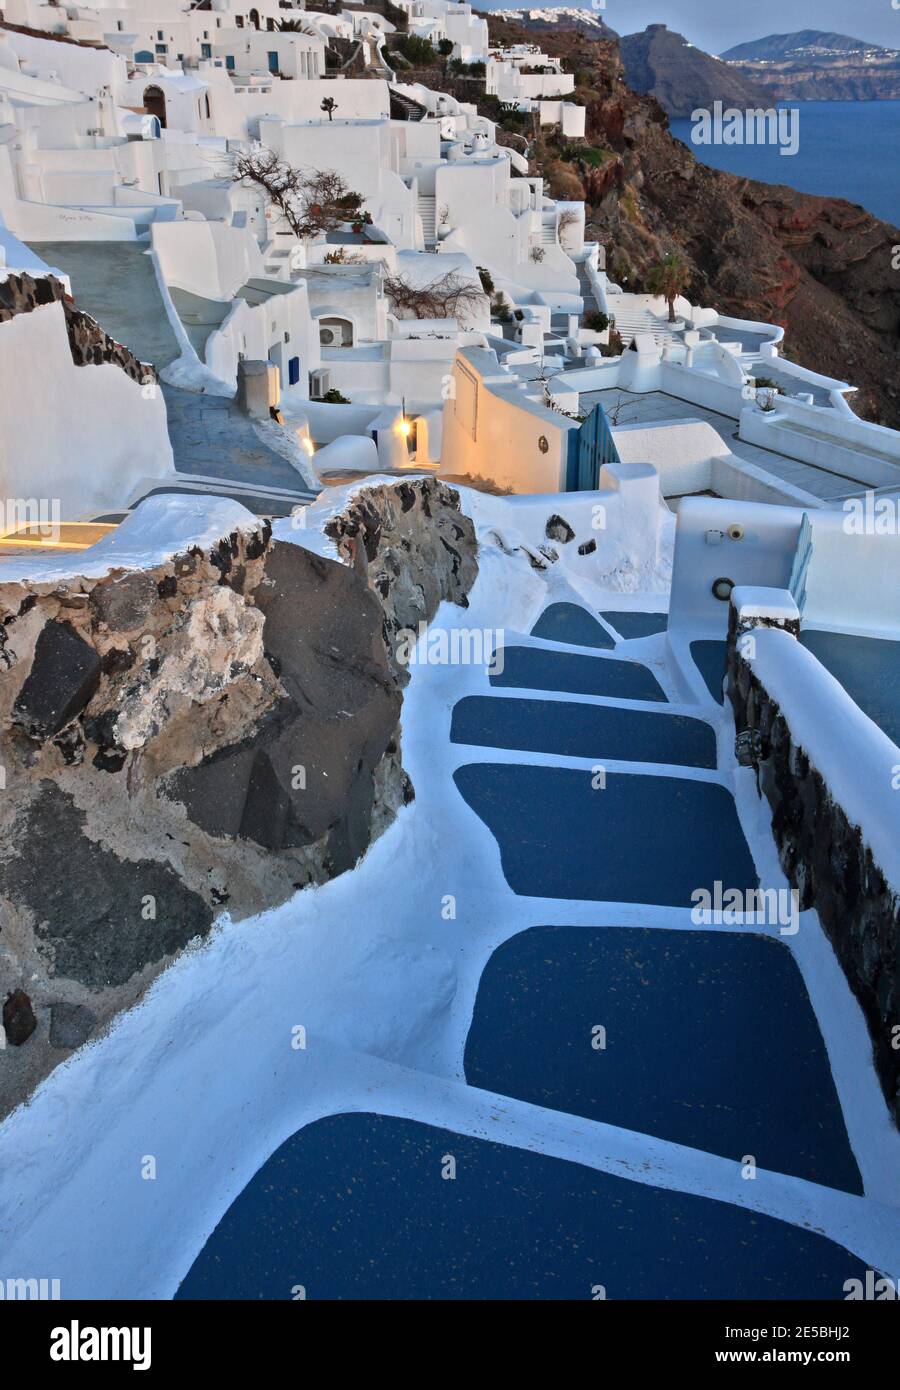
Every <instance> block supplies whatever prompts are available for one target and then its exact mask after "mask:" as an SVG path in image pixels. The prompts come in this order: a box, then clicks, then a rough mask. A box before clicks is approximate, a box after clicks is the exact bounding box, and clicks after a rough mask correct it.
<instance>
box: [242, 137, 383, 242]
mask: <svg viewBox="0 0 900 1390" xmlns="http://www.w3.org/2000/svg"><path fill="white" fill-rule="evenodd" d="M231 177H232V179H233V181H234V182H235V183H243V182H248V183H255V184H256V185H257V187H259V188H262V189H263V190H264V192H265V193H266V194H267V195H268V197H269V200H270V201H271V203H272V204H273V205H274V206H275V207H276V208H277V209H278V211H279V212H280V213H281V214H282V216H283V217H284V218H285V220H286V221H287V224H288V226H289V227H290V229H291V231H292V232H293V233H294V236H296V237H298V238H299V239H300V240H306V239H309V238H311V237H315V236H317V235H318V234H319V233H320V232H333V231H336V230H337V228H338V227H340V226H341V225H342V224H343V223H344V222H356V221H360V220H361V219H362V212H361V209H362V202H363V200H362V197H361V196H360V194H359V193H354V192H353V191H352V190H351V189H349V188H348V187H347V185H346V183H345V182H344V180H343V178H342V177H341V175H340V174H339V173H338V172H337V170H336V169H295V168H294V167H293V166H292V165H291V164H288V162H287V161H286V160H284V159H282V158H281V157H280V156H279V155H277V154H276V153H275V151H274V150H269V149H266V148H265V147H264V146H259V147H258V148H257V149H254V150H250V151H249V152H247V151H243V152H241V153H239V154H237V155H235V158H234V165H233V169H232V175H231Z"/></svg>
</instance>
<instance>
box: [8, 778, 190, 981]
mask: <svg viewBox="0 0 900 1390" xmlns="http://www.w3.org/2000/svg"><path fill="white" fill-rule="evenodd" d="M84 822H85V816H84V812H82V811H79V810H78V808H77V807H76V806H75V804H74V802H73V801H72V798H71V797H70V796H67V795H66V794H65V793H64V792H62V791H60V789H59V787H57V786H56V784H55V783H54V782H50V781H45V782H43V783H42V784H41V788H40V791H39V793H38V795H37V796H36V798H35V799H34V801H33V802H32V803H31V805H30V806H29V807H28V808H27V810H26V811H25V812H24V813H23V815H22V816H21V817H20V824H19V835H18V837H17V840H18V843H19V844H20V845H22V846H24V847H26V852H25V853H23V854H19V855H16V856H13V857H11V858H9V859H7V860H6V861H5V862H2V863H0V892H2V893H3V895H4V896H5V897H8V898H11V899H13V900H14V901H16V902H18V903H22V904H24V905H25V906H26V907H28V908H29V909H30V910H31V911H32V912H33V913H34V915H35V918H36V920H37V923H38V925H37V928H36V936H37V938H38V941H39V943H41V945H42V948H43V951H44V953H45V955H46V957H47V959H48V961H49V962H50V963H51V973H52V974H54V975H62V976H66V977H68V978H69V979H73V980H78V981H80V982H81V983H82V984H85V985H88V986H90V987H91V988H92V989H98V988H102V987H104V986H107V985H118V984H122V983H123V982H124V981H125V980H128V979H129V978H130V977H131V976H132V975H134V974H135V972H136V971H138V970H142V969H143V968H144V967H145V966H146V965H148V964H150V963H152V962H154V961H159V960H162V959H163V957H164V956H168V955H171V954H173V953H174V952H175V951H178V950H180V949H181V947H183V946H186V945H187V943H188V942H189V941H190V940H192V939H193V938H194V937H195V936H205V935H206V933H207V932H208V931H209V928H210V926H211V924H212V917H213V914H212V911H211V909H210V908H209V907H208V906H207V904H206V903H205V902H204V901H203V899H202V898H201V897H199V896H198V895H197V894H196V893H194V892H192V891H191V890H190V889H189V888H186V887H185V885H184V884H183V883H182V881H181V879H180V878H179V877H178V875H177V874H176V873H175V872H174V870H173V869H171V868H169V866H168V865H166V864H161V863H159V862H157V861H155V860H143V861H141V862H140V863H132V862H131V861H130V860H123V859H120V858H119V857H118V856H117V855H116V854H113V853H112V851H111V850H108V849H105V848H104V847H103V845H100V844H98V843H97V842H96V841H94V840H89V839H88V838H87V836H86V835H85V834H84ZM29 845H33V846H38V845H39V846H40V853H39V854H32V853H28V852H27V847H28V846H29ZM151 914H152V915H151Z"/></svg>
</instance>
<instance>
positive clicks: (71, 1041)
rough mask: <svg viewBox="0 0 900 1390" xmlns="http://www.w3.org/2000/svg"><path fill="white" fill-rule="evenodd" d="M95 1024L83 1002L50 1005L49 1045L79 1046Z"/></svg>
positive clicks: (92, 1016) (93, 1016) (86, 1038)
mask: <svg viewBox="0 0 900 1390" xmlns="http://www.w3.org/2000/svg"><path fill="white" fill-rule="evenodd" d="M96 1026H97V1019H96V1017H95V1015H94V1014H92V1013H91V1011H90V1009H87V1008H85V1006H84V1005H83V1004H51V1005H50V1046H51V1047H59V1048H62V1047H81V1045H82V1043H85V1042H87V1040H88V1038H89V1037H90V1036H91V1033H92V1032H93V1031H94V1028H95V1027H96Z"/></svg>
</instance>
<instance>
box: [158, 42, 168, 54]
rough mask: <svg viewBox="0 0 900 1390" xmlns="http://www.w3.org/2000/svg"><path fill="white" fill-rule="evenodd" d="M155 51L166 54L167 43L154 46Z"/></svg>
mask: <svg viewBox="0 0 900 1390" xmlns="http://www.w3.org/2000/svg"><path fill="white" fill-rule="evenodd" d="M156 51H157V53H168V51H169V45H168V44H167V43H158V44H157V45H156Z"/></svg>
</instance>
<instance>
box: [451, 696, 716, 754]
mask: <svg viewBox="0 0 900 1390" xmlns="http://www.w3.org/2000/svg"><path fill="white" fill-rule="evenodd" d="M450 738H451V740H452V742H454V743H472V744H478V745H479V746H481V747H486V748H522V749H528V750H529V751H530V752H534V753H553V754H557V755H559V756H560V757H567V758H595V757H599V758H610V759H614V760H616V761H628V762H648V763H675V764H683V765H685V766H687V767H708V768H714V767H715V766H716V737H715V734H714V732H713V730H712V729H711V728H710V726H709V725H708V724H704V723H703V721H702V720H701V719H691V718H688V717H687V716H685V715H678V714H665V713H660V714H656V713H655V712H653V711H650V710H639V709H627V708H626V709H623V708H620V707H619V706H616V705H575V704H567V703H566V702H565V701H563V700H525V699H519V698H518V697H516V698H504V697H503V696H498V695H494V696H491V695H472V696H469V697H467V698H466V699H463V700H460V701H459V703H458V704H457V705H456V706H455V708H454V710H453V724H452V728H451V731H450Z"/></svg>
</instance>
